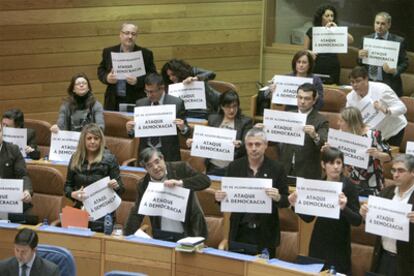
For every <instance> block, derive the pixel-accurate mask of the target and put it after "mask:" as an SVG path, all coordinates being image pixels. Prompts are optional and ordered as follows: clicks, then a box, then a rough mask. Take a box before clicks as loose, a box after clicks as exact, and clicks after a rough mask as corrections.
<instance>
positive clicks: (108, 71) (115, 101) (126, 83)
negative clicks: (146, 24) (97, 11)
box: [98, 23, 156, 110]
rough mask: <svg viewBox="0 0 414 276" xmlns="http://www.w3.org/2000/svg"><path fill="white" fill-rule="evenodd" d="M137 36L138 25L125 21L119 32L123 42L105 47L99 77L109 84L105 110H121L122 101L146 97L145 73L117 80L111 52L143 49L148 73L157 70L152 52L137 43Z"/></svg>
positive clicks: (128, 101)
mask: <svg viewBox="0 0 414 276" xmlns="http://www.w3.org/2000/svg"><path fill="white" fill-rule="evenodd" d="M137 36H138V27H137V26H136V25H134V24H131V23H124V24H122V27H121V31H120V33H119V38H120V41H121V44H118V45H116V46H112V47H109V48H105V49H104V50H103V52H102V61H101V63H100V64H99V66H98V78H99V80H100V81H101V82H102V83H104V84H106V85H107V88H106V92H105V101H104V109H105V110H119V104H120V103H129V104H134V103H135V101H136V100H137V99H140V98H143V97H145V93H144V79H145V75H144V76H140V77H137V78H135V77H132V76H129V77H127V78H126V80H117V78H116V75H115V74H114V71H113V68H112V57H111V52H114V53H126V52H136V51H141V52H142V57H143V59H144V65H145V72H146V74H149V73H153V72H156V68H155V64H154V57H153V54H152V52H151V51H150V50H148V49H146V48H143V47H140V46H138V45H136V44H135V40H136V38H137Z"/></svg>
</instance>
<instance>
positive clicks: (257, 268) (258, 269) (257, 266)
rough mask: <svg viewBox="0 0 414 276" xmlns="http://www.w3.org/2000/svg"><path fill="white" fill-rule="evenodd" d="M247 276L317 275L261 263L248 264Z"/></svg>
mask: <svg viewBox="0 0 414 276" xmlns="http://www.w3.org/2000/svg"><path fill="white" fill-rule="evenodd" d="M245 275H246V276H263V275H277V276H300V275H315V274H311V273H304V272H299V271H295V270H290V269H285V268H281V267H276V266H272V265H268V264H262V263H259V262H250V263H247V273H246V274H245Z"/></svg>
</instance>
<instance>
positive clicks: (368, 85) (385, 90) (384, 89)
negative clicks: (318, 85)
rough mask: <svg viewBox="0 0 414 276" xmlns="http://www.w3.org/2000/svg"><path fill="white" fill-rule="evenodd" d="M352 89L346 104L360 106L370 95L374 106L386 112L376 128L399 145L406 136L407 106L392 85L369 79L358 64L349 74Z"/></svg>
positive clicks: (385, 137)
mask: <svg viewBox="0 0 414 276" xmlns="http://www.w3.org/2000/svg"><path fill="white" fill-rule="evenodd" d="M349 79H350V81H351V86H352V91H351V92H350V93H349V94H348V95H347V96H346V106H353V107H358V106H359V103H360V102H361V101H362V100H363V99H364V98H365V97H368V98H369V99H370V101H372V102H373V104H374V108H375V109H376V110H378V111H380V112H382V113H384V114H385V118H384V119H383V120H382V121H381V123H379V124H378V125H377V126H376V127H375V129H377V130H379V131H381V134H382V138H383V139H384V140H385V141H387V142H388V143H389V144H390V145H393V146H397V147H399V146H400V144H401V141H402V139H403V137H404V129H405V127H406V126H407V119H406V118H405V116H404V114H405V113H406V112H407V108H406V106H405V105H404V103H403V102H402V101H400V99H399V98H398V96H397V94H395V92H394V91H393V90H392V88H391V87H389V86H388V85H386V84H385V83H380V82H373V81H369V80H368V71H367V69H366V68H365V67H362V66H357V67H355V68H354V69H352V71H351V73H350V74H349Z"/></svg>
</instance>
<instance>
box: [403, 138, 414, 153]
mask: <svg viewBox="0 0 414 276" xmlns="http://www.w3.org/2000/svg"><path fill="white" fill-rule="evenodd" d="M405 154H410V155H414V142H410V141H407V146H406V147H405Z"/></svg>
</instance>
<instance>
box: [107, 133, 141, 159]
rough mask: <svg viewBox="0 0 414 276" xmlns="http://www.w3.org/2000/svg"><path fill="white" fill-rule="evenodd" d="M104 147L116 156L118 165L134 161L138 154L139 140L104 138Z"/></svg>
mask: <svg viewBox="0 0 414 276" xmlns="http://www.w3.org/2000/svg"><path fill="white" fill-rule="evenodd" d="M105 140H106V147H107V148H108V149H109V150H110V151H111V152H112V153H113V154H114V155H115V156H116V159H117V160H118V163H119V164H120V165H122V164H123V163H124V162H126V161H128V160H131V159H134V158H135V159H136V157H137V154H138V145H139V138H133V139H130V138H121V137H114V136H105Z"/></svg>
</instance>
